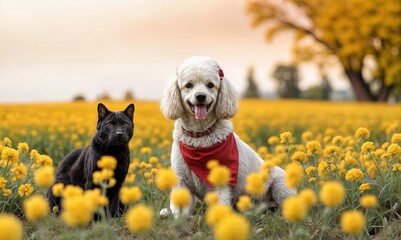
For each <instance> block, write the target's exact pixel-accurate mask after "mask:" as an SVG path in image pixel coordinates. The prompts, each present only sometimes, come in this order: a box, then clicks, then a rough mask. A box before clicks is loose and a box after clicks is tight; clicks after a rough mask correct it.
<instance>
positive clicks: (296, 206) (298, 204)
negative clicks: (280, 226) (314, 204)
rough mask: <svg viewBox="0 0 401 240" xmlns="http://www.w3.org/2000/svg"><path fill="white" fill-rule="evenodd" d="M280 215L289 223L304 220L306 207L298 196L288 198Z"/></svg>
mask: <svg viewBox="0 0 401 240" xmlns="http://www.w3.org/2000/svg"><path fill="white" fill-rule="evenodd" d="M282 214H283V217H284V218H285V219H287V221H289V222H291V223H293V222H297V221H301V220H304V219H305V218H306V214H307V205H306V204H305V203H304V201H303V200H302V199H300V197H299V196H290V197H288V198H286V199H285V200H284V202H283V210H282Z"/></svg>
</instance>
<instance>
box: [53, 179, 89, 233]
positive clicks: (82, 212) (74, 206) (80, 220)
mask: <svg viewBox="0 0 401 240" xmlns="http://www.w3.org/2000/svg"><path fill="white" fill-rule="evenodd" d="M67 188H68V186H67ZM62 205H63V212H62V214H61V219H62V220H63V221H64V222H65V223H66V224H67V225H68V226H70V227H78V226H86V225H88V223H89V222H90V221H91V220H92V215H93V203H92V202H91V201H90V199H89V198H87V197H85V196H84V195H75V196H70V197H68V198H63V201H62Z"/></svg>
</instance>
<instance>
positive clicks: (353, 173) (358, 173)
mask: <svg viewBox="0 0 401 240" xmlns="http://www.w3.org/2000/svg"><path fill="white" fill-rule="evenodd" d="M362 178H363V172H362V170H361V169H359V168H352V169H350V170H348V172H347V174H346V175H345V179H346V180H347V181H358V180H361V179H362Z"/></svg>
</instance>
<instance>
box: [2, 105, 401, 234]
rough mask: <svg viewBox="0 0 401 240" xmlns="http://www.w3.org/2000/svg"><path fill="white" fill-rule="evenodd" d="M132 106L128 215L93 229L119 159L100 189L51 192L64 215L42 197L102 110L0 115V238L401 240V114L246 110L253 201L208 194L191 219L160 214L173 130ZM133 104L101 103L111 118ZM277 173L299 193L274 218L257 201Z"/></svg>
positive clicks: (178, 197)
mask: <svg viewBox="0 0 401 240" xmlns="http://www.w3.org/2000/svg"><path fill="white" fill-rule="evenodd" d="M134 103H135V107H136V108H135V109H136V110H135V114H134V122H135V133H134V137H133V139H132V140H131V142H130V150H131V165H130V169H129V174H128V176H127V178H126V181H125V185H124V187H123V188H122V190H121V194H120V198H121V201H122V202H123V203H124V204H126V205H127V206H129V208H128V210H127V211H126V212H125V213H124V215H123V216H121V217H120V218H115V219H109V220H101V221H97V222H96V221H91V220H92V216H93V215H94V213H97V214H100V215H102V214H104V211H103V208H102V206H104V205H106V204H107V202H108V199H107V198H105V197H104V196H103V195H102V190H105V189H106V188H108V187H110V186H111V185H112V184H113V180H112V179H113V166H115V163H114V162H113V161H114V159H112V158H102V159H101V162H100V165H98V166H99V167H100V168H101V169H102V170H101V171H99V172H98V173H97V175H96V179H97V180H96V181H97V183H98V185H99V186H100V189H98V190H91V191H83V190H82V189H79V188H74V187H72V186H57V187H55V188H53V193H54V194H58V195H61V196H63V206H64V209H65V211H63V213H61V214H60V216H59V217H57V216H55V214H53V213H50V209H49V207H48V205H47V202H46V200H45V198H44V193H45V192H46V190H47V188H48V186H50V184H51V183H52V181H53V179H54V171H55V167H56V166H57V165H58V163H59V162H60V161H61V160H62V158H63V157H64V156H65V155H66V154H67V153H68V152H70V151H71V150H72V149H74V148H78V147H82V146H86V145H88V144H89V143H90V140H91V137H92V136H93V134H94V133H95V129H96V122H97V112H96V106H97V103H54V104H53V103H52V104H17V105H0V153H1V159H0V172H1V175H0V211H1V212H0V239H21V238H24V239H133V238H134V239H137V238H139V239H211V238H216V239H399V238H401V231H400V230H399V229H398V226H399V224H400V223H401V105H399V104H398V105H387V104H367V103H366V104H361V103H358V104H357V103H331V102H318V101H316V102H314V101H281V100H280V101H267V100H241V101H240V110H239V112H238V113H237V115H236V117H235V118H234V119H232V121H233V124H234V129H235V132H236V133H237V134H238V135H239V136H240V138H241V139H242V140H244V141H245V142H246V143H248V144H249V145H250V146H251V147H252V148H254V149H255V150H256V151H257V152H258V154H259V155H260V156H261V157H262V158H263V159H264V160H265V163H264V164H263V166H262V167H261V169H260V172H258V173H254V174H251V175H250V176H248V178H247V183H246V184H247V186H246V189H247V191H248V193H249V196H242V197H241V198H240V199H239V202H238V203H237V205H236V206H224V205H220V204H218V196H217V195H216V194H215V192H211V193H209V194H208V195H207V196H206V198H205V203H202V202H200V201H198V202H197V203H196V206H195V213H194V215H193V216H192V217H191V218H190V219H188V220H187V219H184V218H183V217H179V218H177V219H175V218H174V217H172V216H169V217H164V218H163V217H160V216H159V211H160V210H161V209H162V208H164V207H167V206H168V199H169V194H170V193H169V190H170V189H171V188H172V187H173V186H174V184H176V182H177V179H176V176H175V175H174V174H173V173H172V172H171V171H170V170H169V169H168V167H169V164H170V163H169V155H170V147H171V143H172V136H171V135H172V129H173V122H172V121H170V120H167V119H165V118H164V116H163V115H162V114H161V112H160V110H159V103H158V102H144V101H136V102H134ZM127 104H128V103H127V102H105V105H106V106H107V107H108V108H109V109H110V110H112V111H117V110H123V109H124V108H125V106H126V105H127ZM209 165H210V166H209ZM275 165H279V166H281V167H283V168H284V169H286V171H287V172H286V183H287V185H288V186H291V187H296V188H297V189H298V194H297V195H295V196H292V197H290V198H288V199H287V200H286V201H285V202H284V203H283V205H282V206H281V207H280V208H278V209H277V210H276V211H272V210H266V207H265V206H264V205H263V204H261V203H257V202H255V201H254V199H257V198H258V197H259V196H261V195H263V194H264V189H263V182H264V180H265V179H266V178H268V177H269V169H270V168H271V167H272V166H275ZM208 166H209V167H210V169H211V171H210V175H209V177H210V182H212V183H214V184H215V186H216V189H218V188H219V187H220V186H224V185H225V184H227V182H226V181H225V179H229V177H227V176H225V175H226V174H227V171H225V170H226V169H224V167H223V166H219V165H218V164H216V163H213V162H210V164H208ZM216 176H217V177H216ZM94 179H95V176H94ZM171 198H172V200H173V201H174V202H175V204H176V205H178V206H182V207H183V208H185V207H186V206H187V205H188V204H189V202H190V196H189V194H188V192H187V190H186V189H180V191H176V192H173V194H172V196H171ZM54 210H57V209H54Z"/></svg>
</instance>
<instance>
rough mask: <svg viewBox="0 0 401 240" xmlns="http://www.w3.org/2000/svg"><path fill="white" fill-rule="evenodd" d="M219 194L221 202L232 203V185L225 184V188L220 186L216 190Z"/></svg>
mask: <svg viewBox="0 0 401 240" xmlns="http://www.w3.org/2000/svg"><path fill="white" fill-rule="evenodd" d="M216 192H217V194H218V195H219V203H221V204H226V205H231V204H232V192H231V187H230V186H225V187H224V188H219V189H217V190H216Z"/></svg>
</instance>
